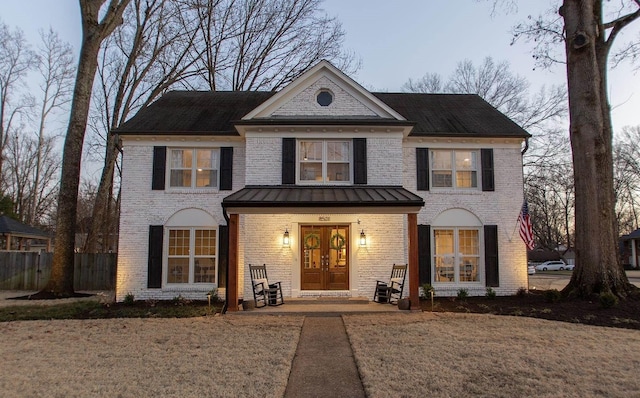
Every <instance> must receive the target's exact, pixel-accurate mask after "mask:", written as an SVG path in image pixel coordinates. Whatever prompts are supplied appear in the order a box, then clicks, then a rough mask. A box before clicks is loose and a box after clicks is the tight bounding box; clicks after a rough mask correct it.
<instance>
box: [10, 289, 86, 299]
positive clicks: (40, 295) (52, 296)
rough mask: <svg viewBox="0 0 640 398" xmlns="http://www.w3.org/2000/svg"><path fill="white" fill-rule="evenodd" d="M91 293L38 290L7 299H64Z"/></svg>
mask: <svg viewBox="0 0 640 398" xmlns="http://www.w3.org/2000/svg"><path fill="white" fill-rule="evenodd" d="M91 296H93V295H92V294H88V293H77V292H73V293H72V294H63V295H59V294H54V293H51V292H47V291H44V290H43V291H40V292H38V293H35V294H30V295H28V296H20V297H10V298H8V300H57V299H65V298H76V297H91Z"/></svg>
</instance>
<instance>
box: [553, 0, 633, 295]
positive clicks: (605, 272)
mask: <svg viewBox="0 0 640 398" xmlns="http://www.w3.org/2000/svg"><path fill="white" fill-rule="evenodd" d="M560 12H561V15H562V16H563V18H564V22H565V31H566V36H567V37H566V41H565V43H566V54H567V83H568V87H569V116H570V138H571V148H572V153H573V164H574V181H575V196H576V199H575V201H576V205H575V220H576V221H575V235H576V242H575V248H576V264H577V267H576V268H575V270H574V272H573V275H572V277H571V281H570V282H569V284H568V285H567V287H566V288H565V289H564V291H563V292H564V293H565V294H567V295H577V296H579V297H589V296H591V295H593V294H597V293H601V292H613V293H614V294H617V295H620V296H624V295H626V293H628V291H629V289H630V284H629V281H628V279H627V276H626V274H625V273H624V270H623V269H622V266H621V264H620V262H619V259H618V254H617V246H618V245H617V240H618V236H617V231H616V229H617V228H616V227H615V225H616V218H615V199H614V190H613V161H612V156H613V155H612V134H611V132H612V127H611V120H610V110H609V103H608V99H607V95H606V90H605V88H606V59H607V55H608V44H607V43H606V42H605V39H604V33H603V31H602V30H601V29H602V25H601V24H600V18H599V17H600V12H601V10H600V5H599V2H596V1H578V0H565V1H564V4H563V6H562V8H561V11H560ZM599 32H600V34H599Z"/></svg>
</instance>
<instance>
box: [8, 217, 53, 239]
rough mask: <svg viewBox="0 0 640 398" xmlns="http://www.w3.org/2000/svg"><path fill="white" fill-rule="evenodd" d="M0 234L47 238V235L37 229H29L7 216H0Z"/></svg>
mask: <svg viewBox="0 0 640 398" xmlns="http://www.w3.org/2000/svg"><path fill="white" fill-rule="evenodd" d="M0 233H2V234H12V235H23V236H33V237H36V238H48V237H49V234H48V233H46V232H44V231H41V230H39V229H38V228H34V227H31V226H29V225H26V224H23V223H21V222H20V221H17V220H14V219H13V218H11V217H9V216H0Z"/></svg>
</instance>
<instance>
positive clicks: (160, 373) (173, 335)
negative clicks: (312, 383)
mask: <svg viewBox="0 0 640 398" xmlns="http://www.w3.org/2000/svg"><path fill="white" fill-rule="evenodd" d="M303 319H304V318H302V317H260V318H257V317H226V316H225V317H206V318H188V319H100V320H65V321H27V322H23V321H21V322H8V323H0V336H2V337H1V339H0V352H1V353H2V359H1V360H0V391H2V393H0V395H3V396H5V395H4V394H8V395H6V396H12V397H45V396H46V397H151V396H155V397H196V396H218V397H235V396H245V397H263V396H265V395H266V392H270V393H269V395H273V396H282V395H283V394H284V391H285V388H286V384H287V379H288V377H289V372H290V369H291V362H292V361H293V356H294V354H295V350H296V346H297V343H298V338H299V336H300V331H301V328H302V322H303ZM271 393H273V394H271Z"/></svg>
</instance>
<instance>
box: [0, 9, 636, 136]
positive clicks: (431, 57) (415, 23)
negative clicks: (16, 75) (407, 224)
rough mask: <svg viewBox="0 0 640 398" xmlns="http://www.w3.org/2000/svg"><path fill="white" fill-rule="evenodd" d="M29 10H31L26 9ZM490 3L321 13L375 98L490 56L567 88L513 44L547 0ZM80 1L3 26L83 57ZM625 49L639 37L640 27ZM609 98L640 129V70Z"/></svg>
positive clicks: (625, 121)
mask: <svg viewBox="0 0 640 398" xmlns="http://www.w3.org/2000/svg"><path fill="white" fill-rule="evenodd" d="M25 4H28V6H27V7H25ZM491 4H492V2H491V1H489V0H487V1H476V0H466V1H461V0H457V1H445V0H395V1H389V0H325V1H324V2H323V6H322V8H323V9H324V10H325V11H326V12H327V14H329V15H330V16H334V17H336V18H337V19H338V20H339V21H341V23H342V27H343V29H344V30H345V31H346V40H345V43H344V47H345V48H346V49H348V50H350V51H352V52H354V53H355V54H356V56H358V57H359V58H360V59H361V62H362V67H361V69H360V70H359V71H358V72H357V73H356V74H355V75H354V76H351V77H352V78H354V79H355V80H356V81H357V82H358V83H360V84H361V85H363V86H364V87H365V88H367V89H369V90H374V91H390V92H394V91H400V90H401V86H402V85H403V84H404V83H405V82H406V81H407V80H408V79H409V78H413V79H417V78H420V77H422V76H423V75H424V74H425V73H427V72H431V73H433V72H435V73H439V74H440V75H442V77H443V78H445V79H446V78H447V77H448V76H449V75H450V74H451V73H452V71H453V70H454V69H455V67H456V65H457V63H458V62H461V61H463V60H465V59H469V60H471V61H472V62H473V63H474V64H475V65H479V64H480V63H481V62H482V61H483V59H484V58H485V57H488V56H491V57H493V59H494V60H495V61H497V62H501V61H507V62H509V63H510V66H511V70H512V72H514V73H516V74H518V75H521V76H523V77H525V78H527V79H528V80H529V82H530V83H531V89H532V91H537V89H538V88H539V87H541V86H542V85H551V84H563V83H564V81H565V70H564V67H563V66H560V65H559V66H556V67H554V68H552V69H550V70H546V69H541V68H535V65H534V61H533V58H532V56H531V48H532V47H531V45H530V44H527V43H524V42H522V43H516V44H515V45H510V43H511V39H512V35H511V34H510V31H511V28H512V27H513V26H514V25H515V24H516V23H517V22H521V21H524V20H526V18H527V16H528V15H538V14H540V13H541V12H544V11H545V10H547V9H549V8H550V5H551V1H548V0H524V1H523V0H521V1H519V2H518V7H519V8H518V10H517V11H514V12H511V13H505V12H500V13H498V15H495V16H491ZM79 13H80V12H79V6H78V1H77V0H26V2H25V1H18V0H0V19H1V20H2V21H3V22H4V23H6V24H7V25H9V26H10V27H19V28H20V29H22V30H23V31H24V33H25V35H26V36H27V39H28V40H29V41H30V42H31V43H36V42H37V40H38V30H39V29H48V28H49V27H51V28H53V30H55V31H57V32H58V33H59V34H60V36H61V37H62V38H63V39H64V40H66V41H68V42H69V43H70V44H71V45H72V46H73V47H74V48H75V49H76V50H77V49H78V48H79V46H80V40H81V37H80V31H81V30H80V29H81V27H80V17H79ZM635 25H636V26H633V28H634V29H635V30H634V31H633V32H631V33H624V32H623V33H624V34H623V35H621V36H620V37H618V39H617V42H618V44H620V43H622V42H623V41H625V40H627V39H630V38H632V37H634V36H632V34H635V35H638V34H639V33H638V32H640V21H636V23H635ZM609 86H610V90H609V95H610V102H611V105H612V108H613V110H612V117H613V123H614V131H619V130H620V129H621V128H622V127H623V126H637V125H640V111H639V110H640V70H638V71H635V72H634V71H633V68H632V67H631V66H630V65H623V66H621V67H618V68H617V69H615V70H613V71H612V72H610V74H609Z"/></svg>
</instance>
